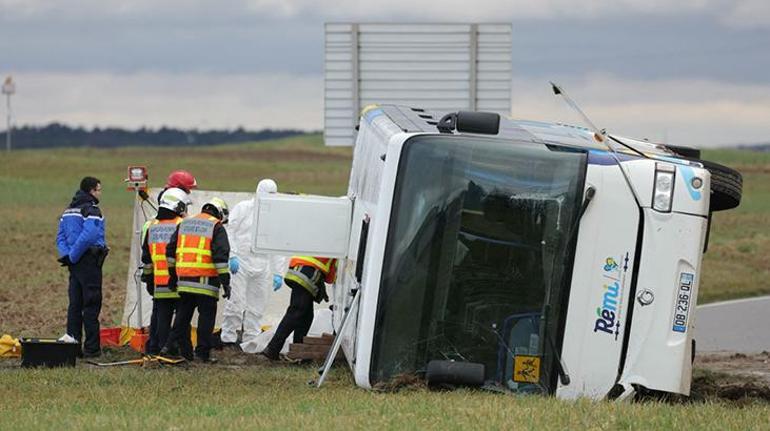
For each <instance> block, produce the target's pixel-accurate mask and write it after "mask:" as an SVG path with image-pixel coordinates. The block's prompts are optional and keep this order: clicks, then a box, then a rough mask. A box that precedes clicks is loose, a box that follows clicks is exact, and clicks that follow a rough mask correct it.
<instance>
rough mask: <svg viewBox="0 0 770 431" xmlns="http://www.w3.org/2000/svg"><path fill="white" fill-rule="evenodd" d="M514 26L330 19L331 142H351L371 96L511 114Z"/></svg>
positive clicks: (327, 134)
mask: <svg viewBox="0 0 770 431" xmlns="http://www.w3.org/2000/svg"><path fill="white" fill-rule="evenodd" d="M511 33H512V29H511V24H509V23H508V24H385V23H365V24H354V23H327V24H326V32H325V34H326V38H325V40H326V42H325V43H326V45H325V65H324V70H325V73H324V141H325V143H326V145H330V146H350V145H353V142H354V140H355V139H354V137H355V130H354V128H355V126H356V125H357V124H358V116H359V114H360V112H361V109H362V108H364V107H366V106H367V105H371V104H399V105H406V106H415V107H420V108H424V109H427V110H434V111H456V110H472V111H476V110H479V111H491V112H497V113H499V114H502V115H510V112H511V50H512V48H511V38H512V34H511Z"/></svg>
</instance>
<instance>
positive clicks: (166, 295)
mask: <svg viewBox="0 0 770 431" xmlns="http://www.w3.org/2000/svg"><path fill="white" fill-rule="evenodd" d="M152 296H153V298H155V299H178V298H179V293H177V292H175V291H173V290H171V289H169V288H168V287H165V286H155V291H154V292H153V295H152Z"/></svg>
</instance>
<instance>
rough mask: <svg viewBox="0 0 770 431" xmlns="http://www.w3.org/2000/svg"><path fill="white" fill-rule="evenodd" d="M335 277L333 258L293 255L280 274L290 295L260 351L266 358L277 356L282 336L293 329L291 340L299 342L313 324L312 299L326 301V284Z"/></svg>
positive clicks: (284, 338)
mask: <svg viewBox="0 0 770 431" xmlns="http://www.w3.org/2000/svg"><path fill="white" fill-rule="evenodd" d="M336 277H337V259H330V258H324V257H311V256H294V257H292V258H291V261H290V262H289V270H288V271H287V272H286V276H285V277H284V278H283V279H284V283H286V285H287V286H289V287H290V288H291V299H290V302H289V308H288V309H286V314H285V315H284V316H283V319H281V323H279V324H278V328H277V329H276V330H275V335H273V338H272V339H271V340H270V342H269V343H268V344H267V347H265V350H263V351H262V355H264V356H265V357H267V358H268V359H270V360H277V359H279V354H280V352H281V349H282V348H283V345H284V343H285V342H286V339H287V338H289V335H290V334H291V333H292V332H294V342H295V343H301V342H302V340H303V339H304V338H305V335H307V332H308V331H309V330H310V325H312V324H313V302H314V301H315V302H317V303H321V301H328V300H329V297H328V295H327V294H326V284H325V283H334V280H335V278H336Z"/></svg>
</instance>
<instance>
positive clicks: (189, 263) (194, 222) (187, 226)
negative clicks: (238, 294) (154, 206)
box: [175, 213, 229, 298]
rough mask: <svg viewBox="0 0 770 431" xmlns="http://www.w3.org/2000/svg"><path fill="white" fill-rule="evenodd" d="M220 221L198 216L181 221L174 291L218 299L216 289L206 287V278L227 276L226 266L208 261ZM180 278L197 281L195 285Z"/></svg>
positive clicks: (203, 214) (207, 284)
mask: <svg viewBox="0 0 770 431" xmlns="http://www.w3.org/2000/svg"><path fill="white" fill-rule="evenodd" d="M219 222H220V221H219V219H217V218H216V217H213V216H210V215H208V214H205V213H200V214H198V215H197V216H195V217H191V218H188V219H185V220H184V221H182V223H181V224H180V225H179V233H178V234H177V241H176V259H175V266H176V275H177V277H178V278H179V282H178V287H177V291H178V292H187V293H196V294H200V295H208V296H213V297H215V298H218V297H219V287H216V286H213V285H211V284H210V283H208V278H209V277H217V276H218V275H219V274H224V273H227V272H228V271H229V270H228V265H227V262H224V263H216V264H215V263H214V261H212V260H211V240H212V238H213V237H214V227H215V226H216V225H217V223H219ZM183 278H188V279H189V278H198V280H197V281H196V282H192V281H190V280H183Z"/></svg>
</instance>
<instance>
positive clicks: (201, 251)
mask: <svg viewBox="0 0 770 431" xmlns="http://www.w3.org/2000/svg"><path fill="white" fill-rule="evenodd" d="M203 241H204V243H205V241H206V239H205V238H204V239H203ZM176 252H177V253H197V254H198V259H200V258H201V257H203V256H211V250H205V249H203V248H193V247H179V248H177V249H176Z"/></svg>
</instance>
